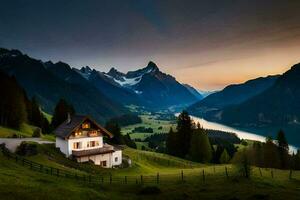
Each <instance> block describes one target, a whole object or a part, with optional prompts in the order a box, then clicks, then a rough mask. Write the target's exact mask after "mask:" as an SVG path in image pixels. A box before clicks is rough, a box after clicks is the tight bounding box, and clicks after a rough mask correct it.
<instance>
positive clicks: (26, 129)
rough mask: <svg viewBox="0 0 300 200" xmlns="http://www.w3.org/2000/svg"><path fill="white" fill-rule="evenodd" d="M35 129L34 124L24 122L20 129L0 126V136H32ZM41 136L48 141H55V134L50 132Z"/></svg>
mask: <svg viewBox="0 0 300 200" xmlns="http://www.w3.org/2000/svg"><path fill="white" fill-rule="evenodd" d="M35 129H36V127H35V126H32V125H29V124H26V123H23V124H22V125H21V127H20V130H16V129H11V128H7V127H3V126H0V138H11V137H13V136H17V137H24V138H27V137H32V133H33V131H34V130H35ZM41 138H42V139H44V140H48V141H55V136H54V135H51V134H42V136H41Z"/></svg>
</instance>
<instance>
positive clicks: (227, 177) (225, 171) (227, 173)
mask: <svg viewBox="0 0 300 200" xmlns="http://www.w3.org/2000/svg"><path fill="white" fill-rule="evenodd" d="M225 173H226V177H227V178H228V171H227V167H226V166H225Z"/></svg>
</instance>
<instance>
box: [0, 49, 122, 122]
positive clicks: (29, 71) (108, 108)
mask: <svg viewBox="0 0 300 200" xmlns="http://www.w3.org/2000/svg"><path fill="white" fill-rule="evenodd" d="M52 67H53V68H52ZM0 69H2V70H3V71H5V72H6V73H8V74H11V75H14V76H15V77H16V78H17V80H18V82H19V83H20V84H21V85H22V87H23V88H25V90H26V91H27V93H28V94H29V96H36V97H37V98H38V100H39V102H40V103H41V105H42V107H43V109H44V110H45V111H47V112H52V111H53V108H54V106H55V104H56V103H57V102H58V100H59V99H60V98H65V99H66V100H67V101H68V102H70V103H72V104H73V106H74V107H75V109H76V111H77V112H78V113H84V114H90V115H91V116H93V117H94V118H95V119H97V120H98V121H99V122H104V121H105V120H106V119H108V118H110V117H112V116H116V115H119V114H122V113H124V112H126V110H125V109H124V108H123V107H122V106H120V105H118V104H116V103H113V101H112V100H111V99H108V98H107V97H106V96H105V95H103V94H101V93H100V92H99V91H98V90H96V89H91V87H90V86H91V85H90V84H87V85H84V84H78V83H79V82H80V81H82V79H80V78H81V77H80V76H76V75H75V74H74V73H72V72H71V71H70V67H69V66H68V65H66V64H64V63H57V64H53V63H50V62H47V63H46V64H44V63H43V62H41V61H39V60H35V59H32V58H30V57H29V56H27V55H23V54H22V53H21V52H18V53H16V52H14V51H9V50H5V49H2V50H1V51H0ZM69 73H70V76H69Z"/></svg>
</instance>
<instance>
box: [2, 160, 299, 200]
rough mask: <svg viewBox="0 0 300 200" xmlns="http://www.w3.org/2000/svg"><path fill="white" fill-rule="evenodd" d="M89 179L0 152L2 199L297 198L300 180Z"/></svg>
mask: <svg viewBox="0 0 300 200" xmlns="http://www.w3.org/2000/svg"><path fill="white" fill-rule="evenodd" d="M151 186H154V185H140V184H137V185H135V184H128V185H125V184H112V185H109V184H104V185H101V184H99V185H90V184H87V183H83V182H79V181H75V180H70V179H66V178H63V177H55V176H51V175H46V174H42V173H39V172H35V171H31V170H30V169H28V168H24V167H23V166H21V165H19V164H16V163H15V162H14V161H13V160H7V158H6V157H4V156H2V155H1V154H0V195H1V199H44V200H46V199H225V200H226V199H298V197H299V195H300V182H299V180H290V181H288V180H278V179H271V178H267V177H266V178H263V179H262V178H254V179H252V180H246V179H244V178H230V179H224V178H215V179H211V180H209V181H206V182H205V183H204V182H202V181H200V180H199V181H195V182H185V183H181V182H177V183H170V184H159V185H155V186H154V188H155V190H153V187H151Z"/></svg>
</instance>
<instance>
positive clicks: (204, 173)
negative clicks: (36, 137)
mask: <svg viewBox="0 0 300 200" xmlns="http://www.w3.org/2000/svg"><path fill="white" fill-rule="evenodd" d="M2 152H3V155H4V156H6V157H7V159H10V160H14V161H15V162H16V163H18V164H20V165H22V166H24V167H28V168H29V169H30V170H33V171H37V172H40V173H44V174H48V175H52V176H56V177H64V178H69V179H74V180H76V181H82V182H86V183H90V184H104V183H106V184H164V183H180V182H192V181H198V182H199V181H200V182H203V183H206V182H208V181H209V180H211V179H216V178H222V179H228V178H229V177H233V176H236V175H237V170H234V169H231V171H230V170H229V169H228V167H227V166H213V168H212V169H211V170H207V169H205V168H203V169H200V168H199V169H197V170H196V169H193V170H192V172H191V171H190V172H184V170H181V171H180V173H178V174H160V173H157V174H156V175H140V176H133V175H130V176H126V175H125V176H120V175H118V176H112V175H109V176H97V175H92V174H89V173H86V172H83V173H76V172H74V173H73V172H71V171H68V170H63V169H59V168H55V167H50V166H47V165H43V164H40V163H37V162H34V161H31V160H28V159H26V158H24V157H21V156H18V155H16V154H13V153H10V152H9V151H8V150H6V149H2ZM220 167H222V168H223V170H224V171H223V173H220ZM216 168H219V170H218V171H219V173H216ZM275 171H276V170H275V169H263V170H262V169H261V168H257V170H256V172H255V173H253V175H252V176H257V177H271V178H276V173H275ZM287 172H288V173H287V174H286V175H282V174H281V176H284V177H286V178H287V179H292V178H294V176H295V173H297V178H299V179H300V173H299V171H292V170H290V171H287ZM241 173H243V172H241Z"/></svg>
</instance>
